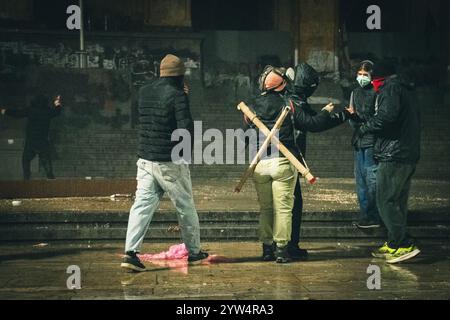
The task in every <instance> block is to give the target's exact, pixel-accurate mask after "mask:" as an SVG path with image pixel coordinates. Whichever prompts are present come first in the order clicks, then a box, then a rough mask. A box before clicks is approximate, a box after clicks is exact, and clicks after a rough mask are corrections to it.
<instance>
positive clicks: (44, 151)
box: [22, 140, 55, 180]
mask: <svg viewBox="0 0 450 320" xmlns="http://www.w3.org/2000/svg"><path fill="white" fill-rule="evenodd" d="M36 155H38V156H39V163H40V165H41V166H42V168H44V170H45V174H46V176H47V178H48V179H54V178H55V176H54V174H53V167H52V158H51V151H50V143H49V142H48V141H39V142H34V141H28V140H27V141H25V148H24V150H23V154H22V168H23V179H24V180H30V178H31V161H32V160H33V159H34V158H35V157H36Z"/></svg>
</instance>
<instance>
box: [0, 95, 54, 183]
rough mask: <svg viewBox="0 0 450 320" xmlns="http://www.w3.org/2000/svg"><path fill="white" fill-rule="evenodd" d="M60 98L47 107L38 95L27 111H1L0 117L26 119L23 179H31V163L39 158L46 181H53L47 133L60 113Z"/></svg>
mask: <svg viewBox="0 0 450 320" xmlns="http://www.w3.org/2000/svg"><path fill="white" fill-rule="evenodd" d="M61 109H62V106H61V96H59V95H58V96H57V97H56V98H55V100H54V101H53V106H49V99H48V98H47V97H46V96H44V95H42V94H40V95H37V96H35V97H34V98H33V99H32V101H31V104H30V107H29V108H27V109H1V114H2V115H7V116H11V117H14V118H27V125H26V135H25V148H24V150H23V154H22V168H23V178H24V179H25V180H29V179H30V178H31V161H32V160H33V159H34V157H36V155H38V156H39V162H40V164H41V165H42V167H43V168H44V170H45V173H46V175H47V178H48V179H55V176H54V174H53V168H52V158H51V151H50V141H49V138H48V133H49V129H50V122H51V120H52V119H53V118H54V117H56V116H58V115H59V114H60V113H61Z"/></svg>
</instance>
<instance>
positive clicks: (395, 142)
mask: <svg viewBox="0 0 450 320" xmlns="http://www.w3.org/2000/svg"><path fill="white" fill-rule="evenodd" d="M408 89H410V88H409V87H408V85H407V84H406V83H404V82H402V81H401V80H400V79H399V78H397V77H396V76H392V77H390V78H387V79H386V82H385V83H384V85H382V86H381V88H380V92H379V94H378V98H377V104H376V109H375V110H376V113H375V116H374V117H373V118H371V119H369V120H368V121H367V123H365V124H364V125H363V126H361V128H360V129H359V134H360V135H364V134H366V133H368V132H370V133H374V134H375V135H376V137H377V140H376V143H375V148H374V157H375V159H376V160H378V161H380V162H389V161H393V162H400V163H409V164H416V163H417V162H418V161H419V158H420V131H421V122H420V111H419V108H418V107H417V105H416V104H414V103H412V101H411V97H412V92H411V91H410V90H408Z"/></svg>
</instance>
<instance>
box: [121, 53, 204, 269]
mask: <svg viewBox="0 0 450 320" xmlns="http://www.w3.org/2000/svg"><path fill="white" fill-rule="evenodd" d="M184 73H185V67H184V63H183V61H181V59H180V58H178V57H176V56H174V55H171V54H169V55H167V56H165V57H164V59H162V61H161V66H160V78H159V79H157V80H156V81H154V82H153V83H151V84H148V85H145V86H143V87H142V88H141V89H140V91H139V146H138V157H139V160H138V161H137V178H136V179H137V191H136V199H135V201H134V204H133V206H132V207H131V209H130V217H129V220H128V228H127V236H126V243H125V257H124V258H123V262H122V264H121V267H122V268H125V269H129V270H133V271H145V266H144V265H143V264H142V263H141V261H140V260H139V258H138V257H137V253H138V252H139V251H140V248H141V246H142V242H143V240H144V237H145V234H146V232H147V228H148V225H149V224H150V222H151V220H152V218H153V214H154V213H155V211H156V210H157V209H158V205H159V202H160V200H161V198H162V197H163V195H164V193H167V195H168V196H169V197H170V199H171V200H172V202H173V204H174V206H175V208H176V210H177V213H178V220H179V222H180V226H181V235H182V238H183V242H184V244H185V245H186V248H187V250H188V251H189V257H188V261H189V262H196V261H200V260H203V259H206V258H207V257H208V254H207V253H205V252H202V251H201V250H200V226H199V219H198V214H197V211H196V209H195V205H194V199H193V197H192V183H191V176H190V172H189V166H188V164H187V162H189V160H190V156H191V155H190V154H183V155H182V156H181V157H180V159H173V158H172V151H173V149H174V147H175V146H176V144H177V142H176V141H172V133H173V132H174V131H175V130H177V129H181V130H187V131H188V132H189V133H190V135H191V137H192V136H193V127H194V125H193V121H192V117H191V112H190V109H189V100H188V96H187V93H186V92H187V87H184ZM191 141H192V139H191Z"/></svg>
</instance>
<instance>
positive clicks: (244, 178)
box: [234, 106, 291, 193]
mask: <svg viewBox="0 0 450 320" xmlns="http://www.w3.org/2000/svg"><path fill="white" fill-rule="evenodd" d="M290 110H291V108H290V107H288V106H286V107H285V108H284V109H283V111H282V112H281V115H280V116H279V117H278V119H277V121H276V122H275V125H274V126H273V128H272V130H271V131H270V133H269V134H268V135H267V137H266V139H265V140H264V142H263V144H262V145H261V147H260V148H259V150H258V153H257V154H256V155H255V157H254V158H253V160H252V162H251V163H250V166H249V167H248V168H247V170H246V171H245V172H244V174H243V175H242V177H241V180H240V181H239V183H238V184H237V185H236V187H235V188H234V192H238V193H239V192H240V191H241V189H242V186H243V185H244V183H245V181H247V179H248V177H250V176H251V175H252V174H253V171H255V168H256V165H257V164H258V162H259V160H260V159H261V157H262V155H263V153H264V152H265V151H266V149H267V147H268V146H269V143H270V141H271V140H272V138H273V137H274V136H275V134H276V133H277V131H278V130H279V129H280V128H281V125H282V124H283V122H284V119H286V116H287V115H288V114H289V112H290ZM277 147H278V146H277Z"/></svg>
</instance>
